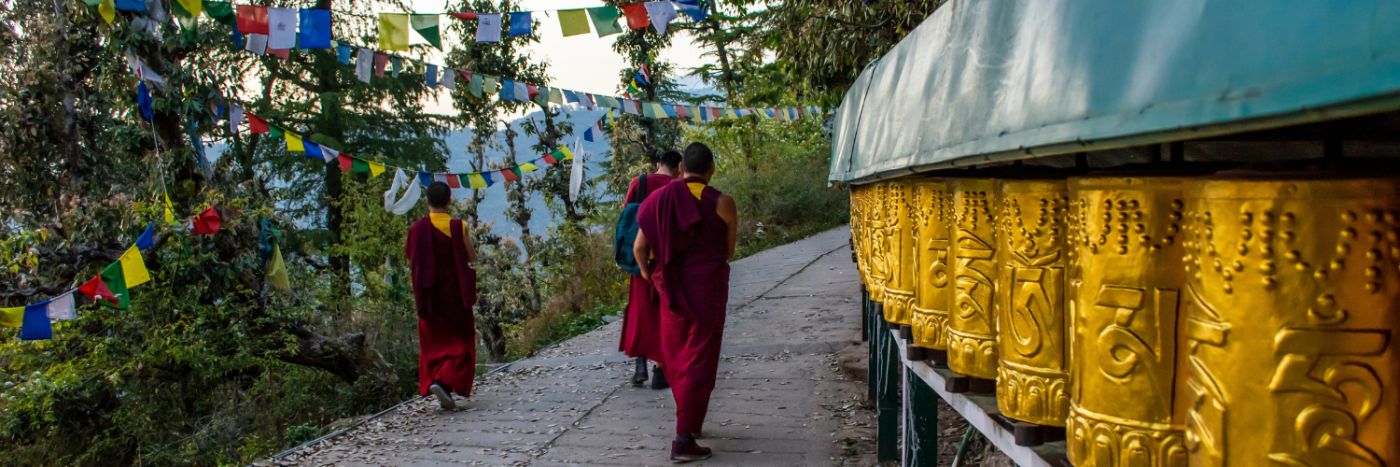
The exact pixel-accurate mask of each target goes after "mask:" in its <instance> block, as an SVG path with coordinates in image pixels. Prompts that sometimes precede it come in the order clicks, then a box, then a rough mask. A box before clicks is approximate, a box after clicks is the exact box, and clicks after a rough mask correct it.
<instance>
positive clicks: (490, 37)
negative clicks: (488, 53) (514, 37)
mask: <svg viewBox="0 0 1400 467" xmlns="http://www.w3.org/2000/svg"><path fill="white" fill-rule="evenodd" d="M476 41H477V42H500V41H501V14H500V13H478V14H477V15H476Z"/></svg>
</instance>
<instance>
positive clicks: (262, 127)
mask: <svg viewBox="0 0 1400 467" xmlns="http://www.w3.org/2000/svg"><path fill="white" fill-rule="evenodd" d="M248 131H249V132H251V133H253V134H255V135H256V134H259V133H267V120H263V119H262V118H260V117H258V116H257V115H253V114H251V113H250V114H248Z"/></svg>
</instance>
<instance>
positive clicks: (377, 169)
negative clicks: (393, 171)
mask: <svg viewBox="0 0 1400 467" xmlns="http://www.w3.org/2000/svg"><path fill="white" fill-rule="evenodd" d="M382 173H384V164H382V163H379V162H375V161H369V176H371V177H378V176H379V174H382Z"/></svg>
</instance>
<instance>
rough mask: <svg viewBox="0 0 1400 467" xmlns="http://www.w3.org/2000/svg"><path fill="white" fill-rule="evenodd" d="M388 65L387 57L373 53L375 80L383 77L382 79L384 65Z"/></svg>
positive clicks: (379, 53) (381, 53) (380, 53)
mask: <svg viewBox="0 0 1400 467" xmlns="http://www.w3.org/2000/svg"><path fill="white" fill-rule="evenodd" d="M388 64H389V56H388V55H384V53H383V52H375V53H374V77H375V78H383V77H384V66H385V65H388Z"/></svg>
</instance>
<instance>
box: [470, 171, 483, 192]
mask: <svg viewBox="0 0 1400 467" xmlns="http://www.w3.org/2000/svg"><path fill="white" fill-rule="evenodd" d="M467 180H468V181H469V182H470V183H471V186H472V189H473V190H480V189H483V188H486V178H484V177H482V176H481V174H480V173H470V174H467Z"/></svg>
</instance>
